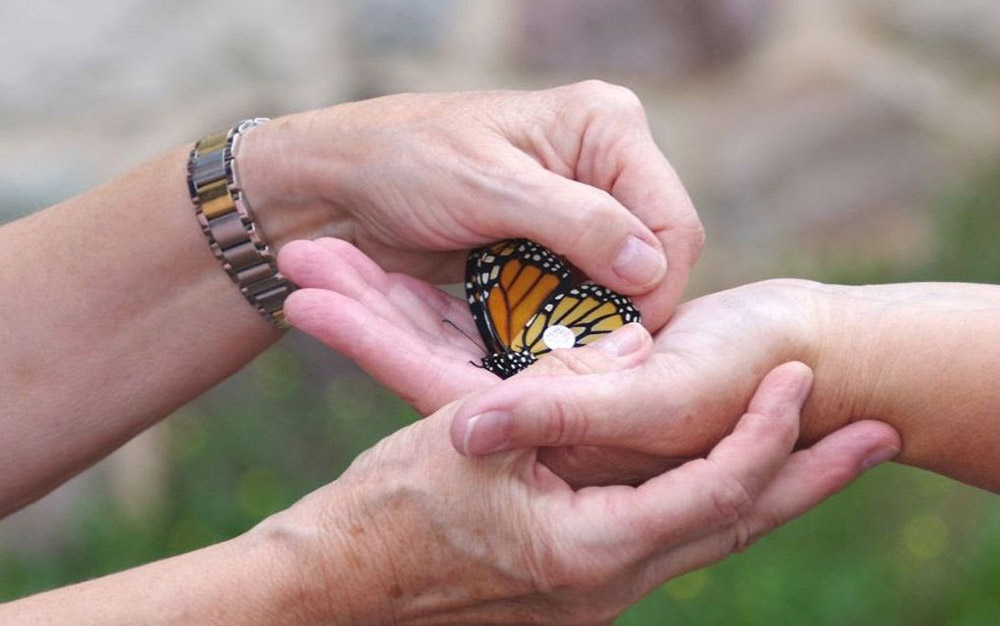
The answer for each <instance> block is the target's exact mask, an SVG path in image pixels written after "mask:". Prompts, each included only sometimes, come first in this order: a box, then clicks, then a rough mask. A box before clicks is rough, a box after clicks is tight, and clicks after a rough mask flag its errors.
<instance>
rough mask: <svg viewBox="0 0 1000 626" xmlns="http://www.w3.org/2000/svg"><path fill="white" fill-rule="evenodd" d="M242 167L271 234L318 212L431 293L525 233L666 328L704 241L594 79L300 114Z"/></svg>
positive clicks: (646, 142) (632, 121)
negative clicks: (432, 285) (481, 251)
mask: <svg viewBox="0 0 1000 626" xmlns="http://www.w3.org/2000/svg"><path fill="white" fill-rule="evenodd" d="M240 166H241V174H242V178H243V180H244V187H245V188H246V190H247V196H248V197H249V198H251V199H252V200H253V204H254V206H255V207H258V206H267V205H272V206H280V207H281V211H266V212H265V213H266V214H267V215H266V216H265V217H266V220H268V221H269V223H264V224H263V226H264V228H265V232H270V231H271V229H272V228H273V229H274V231H276V232H283V231H288V230H292V229H291V228H282V227H281V220H282V219H288V220H294V219H298V218H294V217H292V216H296V215H301V214H302V212H301V211H299V210H298V209H306V210H307V211H314V212H316V218H315V221H317V222H319V223H322V224H327V226H326V227H325V228H324V231H325V233H326V234H328V235H332V236H336V237H338V238H340V239H344V240H347V241H350V242H352V243H354V244H355V245H356V246H358V247H359V248H360V249H361V250H362V251H363V252H365V253H366V254H367V255H368V256H370V257H371V258H372V259H374V260H375V261H376V262H377V263H378V264H379V265H380V266H381V267H383V268H385V269H386V270H389V271H400V272H406V273H408V274H410V275H413V276H418V277H420V278H424V279H427V280H430V281H434V282H439V283H440V282H459V281H460V280H462V274H461V273H462V271H463V268H464V263H465V254H466V252H467V251H468V250H469V249H470V248H473V247H477V246H480V245H482V244H485V243H490V242H493V241H497V240H500V239H507V238H512V237H528V238H530V239H533V240H535V241H537V242H539V243H541V244H543V245H545V246H547V247H548V248H550V249H552V250H554V251H556V252H558V253H561V254H564V255H566V256H567V257H568V258H569V260H570V261H572V262H573V263H574V264H576V265H577V266H578V267H580V269H582V270H583V271H584V272H586V273H587V274H588V275H590V276H591V277H593V278H594V280H596V281H597V282H600V283H601V284H604V285H606V286H608V287H610V288H612V289H615V290H617V291H620V292H622V293H626V294H633V295H640V297H638V298H637V303H638V304H639V306H640V307H641V308H642V309H643V311H644V312H646V325H647V327H649V328H658V327H659V326H662V325H663V324H664V323H665V322H666V320H667V319H668V317H669V315H670V312H671V310H672V308H673V306H674V304H675V303H676V301H677V299H678V298H679V297H680V295H681V293H682V292H683V290H684V287H685V285H686V283H687V278H688V273H689V271H690V269H691V266H692V265H693V264H694V261H695V259H696V258H697V257H698V254H699V252H700V250H701V245H702V241H703V231H702V227H701V223H700V222H699V220H698V216H697V214H696V213H695V210H694V207H693V206H692V204H691V201H690V199H689V198H688V196H687V193H686V192H685V191H684V188H683V186H682V185H681V183H680V181H679V180H678V178H677V176H676V174H675V173H674V171H673V170H672V168H671V167H670V164H669V163H668V162H667V160H666V158H665V157H664V156H663V154H662V153H661V152H660V151H659V149H657V147H656V145H655V143H654V142H653V139H652V136H651V134H650V130H649V127H648V124H647V122H646V118H645V114H644V111H643V108H642V105H641V104H640V102H639V100H638V99H637V98H636V96H635V95H634V94H633V93H631V92H630V91H628V90H627V89H625V88H622V87H617V86H612V85H608V84H605V83H601V82H597V81H590V82H584V83H579V84H575V85H570V86H567V87H560V88H557V89H550V90H546V91H535V92H508V91H490V92H481V93H457V94H404V95H397V96H389V97H385V98H378V99H375V100H367V101H362V102H356V103H350V104H342V105H337V106H334V107H330V108H328V109H323V110H320V111H314V112H310V113H305V114H299V115H293V116H289V117H286V118H282V119H279V120H275V121H274V122H272V123H271V124H266V125H264V126H261V127H260V128H257V129H255V130H254V131H253V132H252V133H250V134H248V136H247V137H246V139H245V140H244V142H243V147H242V149H241V152H240ZM317 209H318V210H317ZM282 214H284V216H285V218H283V217H282ZM299 221H301V220H299ZM275 224H277V225H275ZM312 232H313V231H310V230H303V231H302V232H301V233H300V235H299V236H307V235H308V234H311V233H312ZM664 254H665V255H666V256H665V257H664Z"/></svg>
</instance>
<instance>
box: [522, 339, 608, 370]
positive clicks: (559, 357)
mask: <svg viewBox="0 0 1000 626" xmlns="http://www.w3.org/2000/svg"><path fill="white" fill-rule="evenodd" d="M610 362H611V358H610V357H608V356H606V355H604V354H602V353H601V352H599V351H598V350H595V349H594V348H591V347H589V346H581V347H579V348H573V349H566V350H553V351H552V352H550V353H548V354H546V355H545V356H543V357H542V358H541V359H540V360H539V366H540V367H543V368H544V369H546V370H547V371H549V372H552V373H557V372H558V373H573V374H596V373H599V372H602V371H605V370H606V369H607V367H608V365H609V364H610Z"/></svg>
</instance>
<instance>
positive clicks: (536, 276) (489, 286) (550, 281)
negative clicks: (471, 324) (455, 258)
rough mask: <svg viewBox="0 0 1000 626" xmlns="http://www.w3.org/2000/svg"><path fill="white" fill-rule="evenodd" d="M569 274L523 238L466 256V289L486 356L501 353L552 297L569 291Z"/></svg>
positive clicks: (509, 346) (534, 244) (546, 254)
mask: <svg viewBox="0 0 1000 626" xmlns="http://www.w3.org/2000/svg"><path fill="white" fill-rule="evenodd" d="M569 281H570V270H569V268H568V267H567V266H566V264H565V263H563V262H562V261H561V260H560V259H559V258H558V257H557V256H555V255H554V254H552V253H551V252H549V251H548V250H547V249H545V248H543V247H542V246H540V245H538V244H536V243H534V242H532V241H529V240H527V239H511V240H507V241H501V242H500V243H497V244H494V245H491V246H486V247H483V248H478V249H476V250H473V251H472V252H471V253H469V259H468V261H467V263H466V282H465V291H466V296H467V297H468V300H469V308H470V310H471V311H472V316H473V318H475V320H476V327H477V328H478V329H479V334H480V335H481V336H482V338H483V341H484V342H485V343H486V348H487V350H488V351H489V352H491V353H494V354H497V353H505V352H509V351H510V350H511V348H512V346H511V342H512V340H513V338H514V337H515V336H516V335H517V334H518V333H519V332H520V331H521V329H522V328H524V326H525V325H526V324H527V323H528V321H529V320H530V319H531V318H532V317H533V316H535V315H536V314H537V313H538V311H539V310H540V309H541V308H542V306H544V304H545V303H546V302H547V301H548V300H549V299H550V296H551V295H552V294H554V293H557V292H559V291H561V290H565V289H568V287H569Z"/></svg>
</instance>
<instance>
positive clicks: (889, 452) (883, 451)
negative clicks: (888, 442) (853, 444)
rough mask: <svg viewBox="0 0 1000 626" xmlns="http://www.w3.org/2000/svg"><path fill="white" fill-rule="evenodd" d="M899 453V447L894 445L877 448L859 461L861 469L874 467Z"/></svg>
mask: <svg viewBox="0 0 1000 626" xmlns="http://www.w3.org/2000/svg"><path fill="white" fill-rule="evenodd" d="M897 454H899V448H897V447H895V446H885V447H883V448H879V449H877V450H875V452H872V453H871V454H869V455H868V457H867V458H866V459H865V460H864V461H862V462H861V469H869V468H871V467H875V466H876V465H878V464H879V463H884V462H886V461H888V460H889V459H891V458H893V457H895V456H896V455H897Z"/></svg>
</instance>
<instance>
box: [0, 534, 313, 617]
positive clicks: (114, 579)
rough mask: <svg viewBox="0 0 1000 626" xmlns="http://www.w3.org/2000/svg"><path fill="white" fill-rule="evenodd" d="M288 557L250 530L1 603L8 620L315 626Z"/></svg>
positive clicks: (301, 583)
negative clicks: (133, 567) (117, 571)
mask: <svg viewBox="0 0 1000 626" xmlns="http://www.w3.org/2000/svg"><path fill="white" fill-rule="evenodd" d="M289 557H290V555H289V554H288V553H286V552H283V551H282V549H281V547H280V546H277V545H275V543H274V542H272V541H269V540H268V539H267V538H266V537H263V536H260V535H257V534H255V533H254V531H251V532H250V533H248V534H247V535H244V536H241V537H238V538H236V539H233V540H231V541H227V542H225V543H221V544H217V545H214V546H211V547H208V548H204V549H201V550H197V551H195V552H190V553H187V554H183V555H180V556H176V557H173V558H170V559H165V560H163V561H158V562H155V563H150V564H148V565H144V566H142V567H138V568H135V569H132V570H127V571H124V572H120V573H117V574H112V575H110V576H106V577H103V578H98V579H94V580H90V581H87V582H84V583H80V584H77V585H72V586H70V587H64V588H61V589H56V590H54V591H49V592H46V593H41V594H38V595H35V596H31V597H28V598H24V599H22V600H18V601H16V602H11V603H9V604H5V605H0V622H2V623H4V624H11V625H14V624H79V625H80V626H87V625H90V624H93V625H97V624H100V625H102V626H103V625H108V626H115V625H119V624H120V625H122V626H125V625H129V626H131V625H133V624H150V625H154V624H157V625H168V624H213V625H224V624H233V625H240V626H243V625H247V626H255V625H264V624H275V625H278V624H281V625H283V626H284V625H293V624H309V623H314V622H313V621H312V620H311V617H312V615H311V614H310V613H309V610H308V609H309V606H310V605H309V603H308V602H306V601H305V600H306V599H307V598H305V597H304V591H305V590H307V587H305V586H304V583H305V582H307V581H305V580H304V579H303V578H302V577H301V575H300V574H301V572H299V571H297V570H296V567H297V566H296V564H295V563H292V562H291V561H290V558H289Z"/></svg>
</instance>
